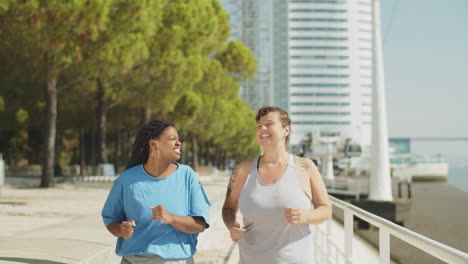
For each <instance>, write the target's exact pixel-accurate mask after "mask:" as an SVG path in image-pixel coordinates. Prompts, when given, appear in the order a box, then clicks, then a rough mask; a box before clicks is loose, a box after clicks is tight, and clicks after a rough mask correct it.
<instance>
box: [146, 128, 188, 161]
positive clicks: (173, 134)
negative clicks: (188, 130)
mask: <svg viewBox="0 0 468 264" xmlns="http://www.w3.org/2000/svg"><path fill="white" fill-rule="evenodd" d="M181 147H182V142H180V138H179V134H178V133H177V129H176V128H175V127H172V126H169V127H167V128H166V129H164V131H163V132H162V133H161V135H160V136H159V138H157V139H152V140H150V149H151V151H155V154H154V155H157V152H158V151H157V149H159V159H164V160H168V161H169V162H172V161H176V160H178V159H180V154H181V152H180V151H181ZM150 153H151V152H150ZM150 155H151V154H150Z"/></svg>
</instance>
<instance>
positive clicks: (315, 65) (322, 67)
mask: <svg viewBox="0 0 468 264" xmlns="http://www.w3.org/2000/svg"><path fill="white" fill-rule="evenodd" d="M291 68H300V69H348V68H349V66H348V65H331V64H329V65H317V64H293V65H291Z"/></svg>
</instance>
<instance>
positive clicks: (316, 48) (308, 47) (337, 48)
mask: <svg viewBox="0 0 468 264" xmlns="http://www.w3.org/2000/svg"><path fill="white" fill-rule="evenodd" d="M291 49H298V50H347V49H348V47H340V46H292V47H291Z"/></svg>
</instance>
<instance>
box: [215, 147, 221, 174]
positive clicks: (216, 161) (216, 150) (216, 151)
mask: <svg viewBox="0 0 468 264" xmlns="http://www.w3.org/2000/svg"><path fill="white" fill-rule="evenodd" d="M220 156H221V153H220V149H219V145H216V146H215V152H214V163H213V165H214V166H215V167H216V168H218V169H219V168H220V166H219V165H220V160H221V157H220Z"/></svg>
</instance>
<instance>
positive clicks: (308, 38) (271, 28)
mask: <svg viewBox="0 0 468 264" xmlns="http://www.w3.org/2000/svg"><path fill="white" fill-rule="evenodd" d="M225 2H232V1H229V0H226V1H225ZM235 2H237V3H239V2H241V6H242V7H243V9H242V17H243V18H242V21H231V23H241V24H240V25H241V27H240V29H241V31H242V32H243V34H242V37H240V38H239V39H241V40H243V41H244V42H245V43H246V45H247V46H248V47H250V48H251V49H252V50H253V51H254V54H255V56H256V58H257V60H258V61H259V73H258V74H257V75H256V77H255V78H256V79H255V80H254V81H253V82H250V84H249V85H250V86H249V85H243V88H242V89H241V94H240V95H241V97H242V98H244V100H246V101H247V102H248V103H249V104H250V105H251V106H252V108H253V110H257V109H258V107H260V106H261V105H263V104H272V105H276V106H279V107H281V108H284V109H285V110H287V111H288V112H289V113H290V115H291V118H292V121H293V130H292V135H291V144H293V145H295V144H298V143H299V142H300V141H301V139H303V138H304V136H305V135H306V134H307V133H310V132H312V131H321V132H325V133H339V134H341V135H344V136H347V137H351V138H353V139H355V140H357V141H359V142H361V143H362V144H364V145H369V144H370V135H371V87H372V78H373V76H372V53H373V52H372V48H373V47H372V46H373V44H372V35H373V33H372V26H373V23H372V0H270V1H260V0H242V1H240V0H239V1H235ZM228 12H229V13H231V12H233V11H232V10H229V9H228ZM249 21H250V24H249V23H248V22H249ZM253 25H255V26H253ZM237 26H239V24H237ZM268 34H269V35H268ZM262 36H263V37H262ZM266 69H268V70H266ZM259 80H260V81H259ZM253 94H255V95H253Z"/></svg>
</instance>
